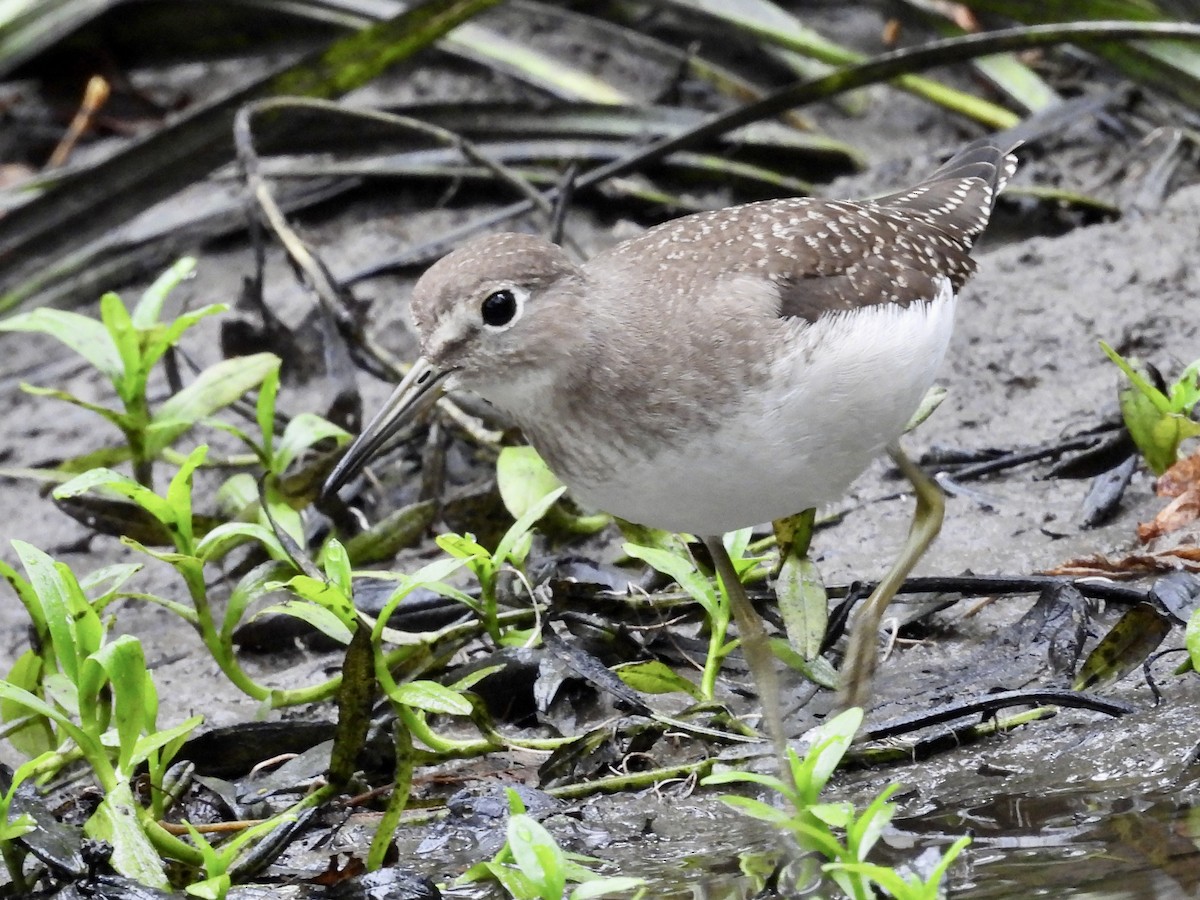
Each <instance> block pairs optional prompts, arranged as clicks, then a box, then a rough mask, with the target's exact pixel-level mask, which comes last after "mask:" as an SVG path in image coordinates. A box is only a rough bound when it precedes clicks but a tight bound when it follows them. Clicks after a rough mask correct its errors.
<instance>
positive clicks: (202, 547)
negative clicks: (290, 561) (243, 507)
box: [196, 522, 288, 562]
mask: <svg viewBox="0 0 1200 900" xmlns="http://www.w3.org/2000/svg"><path fill="white" fill-rule="evenodd" d="M248 541H256V542H258V543H259V544H261V545H262V547H263V549H264V550H266V551H267V553H269V554H270V555H271V557H272V558H273V559H277V560H286V559H287V558H288V554H287V551H286V550H285V549H284V548H283V544H281V543H279V538H277V537H276V536H275V532H274V531H272V530H271V529H270V528H267V527H266V526H265V525H259V524H258V523H256V522H226V523H225V524H224V525H218V526H217V527H216V528H214V529H213V530H212V531H210V532H209V533H208V534H206V535H205V536H204V537H202V538H201V539H200V540H199V541H197V542H196V556H198V557H199V558H200V559H202V560H203V561H204V562H212V561H214V560H218V559H221V558H222V557H224V556H225V554H227V553H228V552H229V551H230V550H232V549H233V548H234V547H238V546H240V545H242V544H244V543H246V542H248Z"/></svg>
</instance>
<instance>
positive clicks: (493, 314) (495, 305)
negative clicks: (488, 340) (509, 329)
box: [480, 290, 517, 328]
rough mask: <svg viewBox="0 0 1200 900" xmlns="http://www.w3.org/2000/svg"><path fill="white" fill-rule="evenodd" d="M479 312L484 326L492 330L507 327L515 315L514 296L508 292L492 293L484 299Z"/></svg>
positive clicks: (515, 304) (515, 303)
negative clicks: (488, 326) (490, 327)
mask: <svg viewBox="0 0 1200 900" xmlns="http://www.w3.org/2000/svg"><path fill="white" fill-rule="evenodd" d="M480 312H481V313H482V314H483V324H485V325H490V326H492V327H493V328H499V327H501V326H502V325H507V324H508V323H509V322H511V321H512V320H513V316H515V315H516V314H517V298H516V295H515V294H513V292H512V291H510V290H502V291H493V292H492V293H490V294H488V295H487V296H486V297H485V298H484V300H483V306H482V307H480Z"/></svg>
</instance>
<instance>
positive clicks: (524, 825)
mask: <svg viewBox="0 0 1200 900" xmlns="http://www.w3.org/2000/svg"><path fill="white" fill-rule="evenodd" d="M508 806H509V813H508V826H507V829H506V835H507V838H508V840H507V841H506V842H505V844H504V846H503V847H502V848H500V851H499V852H498V853H497V854H496V855H495V856H494V857H492V858H491V859H490V860H487V861H486V862H481V863H477V864H476V865H474V866H472V867H471V868H470V869H468V870H467V871H466V872H465V873H464V874H463V875H462V876H461V877H460V878H459V879H458V884H472V883H474V882H477V881H484V880H494V881H496V882H497V883H499V885H500V886H501V887H502V888H504V890H505V892H506V893H507V894H508V896H510V897H512V898H514V900H588V898H591V897H607V896H609V895H611V894H615V893H617V892H628V891H634V890H638V889H639V888H640V887H641V885H642V883H643V882H642V879H640V878H627V877H619V878H605V877H603V876H600V875H597V874H596V873H595V872H593V871H591V870H590V869H588V868H586V867H585V866H584V865H583V863H585V862H591V861H592V860H590V859H589V858H588V857H586V856H579V855H577V854H574V853H566V852H564V851H563V849H562V848H561V847H559V846H558V843H557V842H556V841H555V840H554V837H553V836H552V835H551V834H550V832H548V831H547V830H546V829H545V828H543V827H542V826H541V825H540V824H539V823H538V822H536V821H534V820H533V819H532V818H531V817H530V816H529V815H528V814H527V813H526V812H525V804H524V803H522V802H521V798H520V797H519V796H518V795H517V792H516V791H514V790H513V789H512V788H509V789H508ZM570 883H575V884H576V885H577V886H576V887H575V888H574V889H573V890H571V891H570V893H568V892H567V888H568V886H569V884H570ZM643 895H644V892H641V891H639V893H638V894H637V896H639V897H640V896H643Z"/></svg>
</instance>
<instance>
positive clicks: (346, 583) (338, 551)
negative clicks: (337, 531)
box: [322, 538, 353, 597]
mask: <svg viewBox="0 0 1200 900" xmlns="http://www.w3.org/2000/svg"><path fill="white" fill-rule="evenodd" d="M322 556H323V558H324V562H325V576H326V577H327V578H328V579H329V580H330V581H331V582H333V584H335V585H336V586H337V588H338V589H339V590H340V591H341V592H342V593H343V594H345V595H346V596H347V597H351V596H353V588H352V586H351V582H352V579H351V575H350V557H349V556H347V555H346V548H345V547H343V546H342V542H341V541H339V540H337V539H336V538H334V539H333V540H331V541H330V542H329V543H328V544H326V545H325V550H324V552H323V554H322Z"/></svg>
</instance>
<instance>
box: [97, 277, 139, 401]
mask: <svg viewBox="0 0 1200 900" xmlns="http://www.w3.org/2000/svg"><path fill="white" fill-rule="evenodd" d="M100 321H101V322H103V323H104V327H105V329H106V330H107V331H108V334H109V337H110V338H111V339H112V342H113V344H114V345H115V346H116V349H117V354H118V356H119V358H120V360H121V366H120V370H119V374H118V375H117V377H116V378H114V379H113V387H114V388H116V390H117V396H119V397H120V398H121V400H122V401H123V402H124V403H125V404H126V406H128V405H129V404H130V403H131V402H132V401H134V400H135V398H137V397H138V396H140V395H142V394H143V393H144V391H145V387H146V371H147V370H148V368H149V367H148V366H145V367H144V366H143V365H142V359H141V355H142V351H141V341H140V340H139V339H138V333H137V330H136V329H135V328H134V327H133V320H132V319H130V318H129V310H127V309H126V308H125V304H124V303H123V302H122V301H121V298H120V297H119V296H118V295H116V294H113V293H111V292H110V293H107V294H105V295H104V296H103V297H101V298H100Z"/></svg>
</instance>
